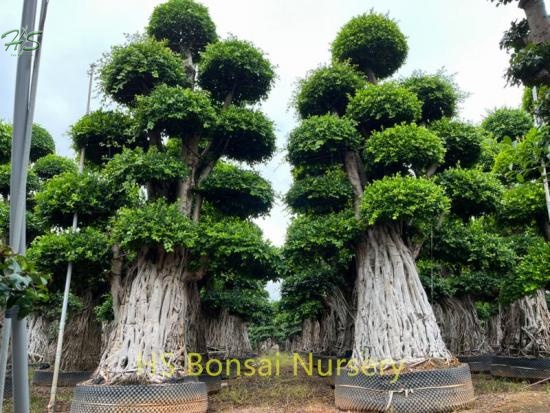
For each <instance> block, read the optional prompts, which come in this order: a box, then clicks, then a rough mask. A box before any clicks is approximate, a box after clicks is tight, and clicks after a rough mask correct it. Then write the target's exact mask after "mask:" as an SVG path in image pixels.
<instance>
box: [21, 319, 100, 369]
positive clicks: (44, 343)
mask: <svg viewBox="0 0 550 413" xmlns="http://www.w3.org/2000/svg"><path fill="white" fill-rule="evenodd" d="M27 320H28V330H27V331H28V333H27V335H28V343H29V362H30V363H33V364H34V363H50V362H52V361H53V358H52V354H51V344H52V338H53V337H52V332H51V328H50V327H51V323H50V322H49V321H48V320H47V319H46V317H44V316H43V315H40V314H38V313H32V314H31V315H30V316H29V317H28V319H27ZM96 361H97V360H96Z"/></svg>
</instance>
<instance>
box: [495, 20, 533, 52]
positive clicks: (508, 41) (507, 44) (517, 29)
mask: <svg viewBox="0 0 550 413" xmlns="http://www.w3.org/2000/svg"><path fill="white" fill-rule="evenodd" d="M530 32H531V30H530V28H529V23H528V21H527V19H521V20H520V21H519V22H518V21H517V20H515V21H513V22H512V24H511V25H510V28H509V29H508V30H507V31H505V32H504V36H502V40H501V41H500V48H501V49H506V50H508V51H510V50H512V51H514V52H519V51H520V50H521V49H523V48H524V47H525V46H527V44H528V41H529V34H530Z"/></svg>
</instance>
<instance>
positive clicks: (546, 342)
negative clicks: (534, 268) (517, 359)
mask: <svg viewBox="0 0 550 413" xmlns="http://www.w3.org/2000/svg"><path fill="white" fill-rule="evenodd" d="M500 353H502V354H506V355H525V356H535V357H548V356H550V313H549V312H548V306H547V304H546V299H545V291H544V290H539V291H537V293H536V294H534V295H530V296H526V297H523V298H521V299H519V300H517V301H514V302H513V303H512V304H511V305H510V306H509V307H508V308H506V309H504V310H503V311H502V341H501V346H500Z"/></svg>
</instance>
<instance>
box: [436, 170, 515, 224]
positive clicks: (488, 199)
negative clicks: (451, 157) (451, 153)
mask: <svg viewBox="0 0 550 413" xmlns="http://www.w3.org/2000/svg"><path fill="white" fill-rule="evenodd" d="M437 181H438V183H439V184H440V185H441V186H443V188H445V192H446V193H447V196H448V197H449V198H450V199H451V211H452V212H453V213H454V214H455V215H457V216H459V217H461V218H463V219H469V218H470V217H476V216H480V215H485V214H490V213H493V212H495V211H496V210H497V208H498V204H499V202H500V199H501V197H502V194H503V191H504V188H503V187H502V185H501V183H500V182H499V181H498V179H497V178H496V177H495V176H494V175H493V174H491V173H488V172H481V171H479V170H477V169H462V168H452V169H448V170H446V171H444V172H443V173H441V174H440V175H438V180H437Z"/></svg>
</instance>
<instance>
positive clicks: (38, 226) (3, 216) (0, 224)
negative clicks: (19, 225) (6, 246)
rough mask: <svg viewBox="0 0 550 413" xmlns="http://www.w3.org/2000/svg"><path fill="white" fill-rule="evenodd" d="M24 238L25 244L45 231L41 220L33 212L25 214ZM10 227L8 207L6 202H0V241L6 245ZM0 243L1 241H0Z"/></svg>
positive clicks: (29, 211)
mask: <svg viewBox="0 0 550 413" xmlns="http://www.w3.org/2000/svg"><path fill="white" fill-rule="evenodd" d="M26 224H27V225H26V236H27V243H29V242H32V240H33V239H35V238H36V237H37V236H38V235H41V234H43V233H44V231H45V230H46V225H45V223H44V222H43V220H42V219H41V218H40V217H39V216H38V215H37V214H35V213H34V212H33V211H31V210H29V209H27V212H26ZM9 227H10V206H9V204H8V202H5V201H0V240H2V241H4V242H5V243H7V241H8V236H9V229H10V228H9ZM0 242H1V241H0Z"/></svg>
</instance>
